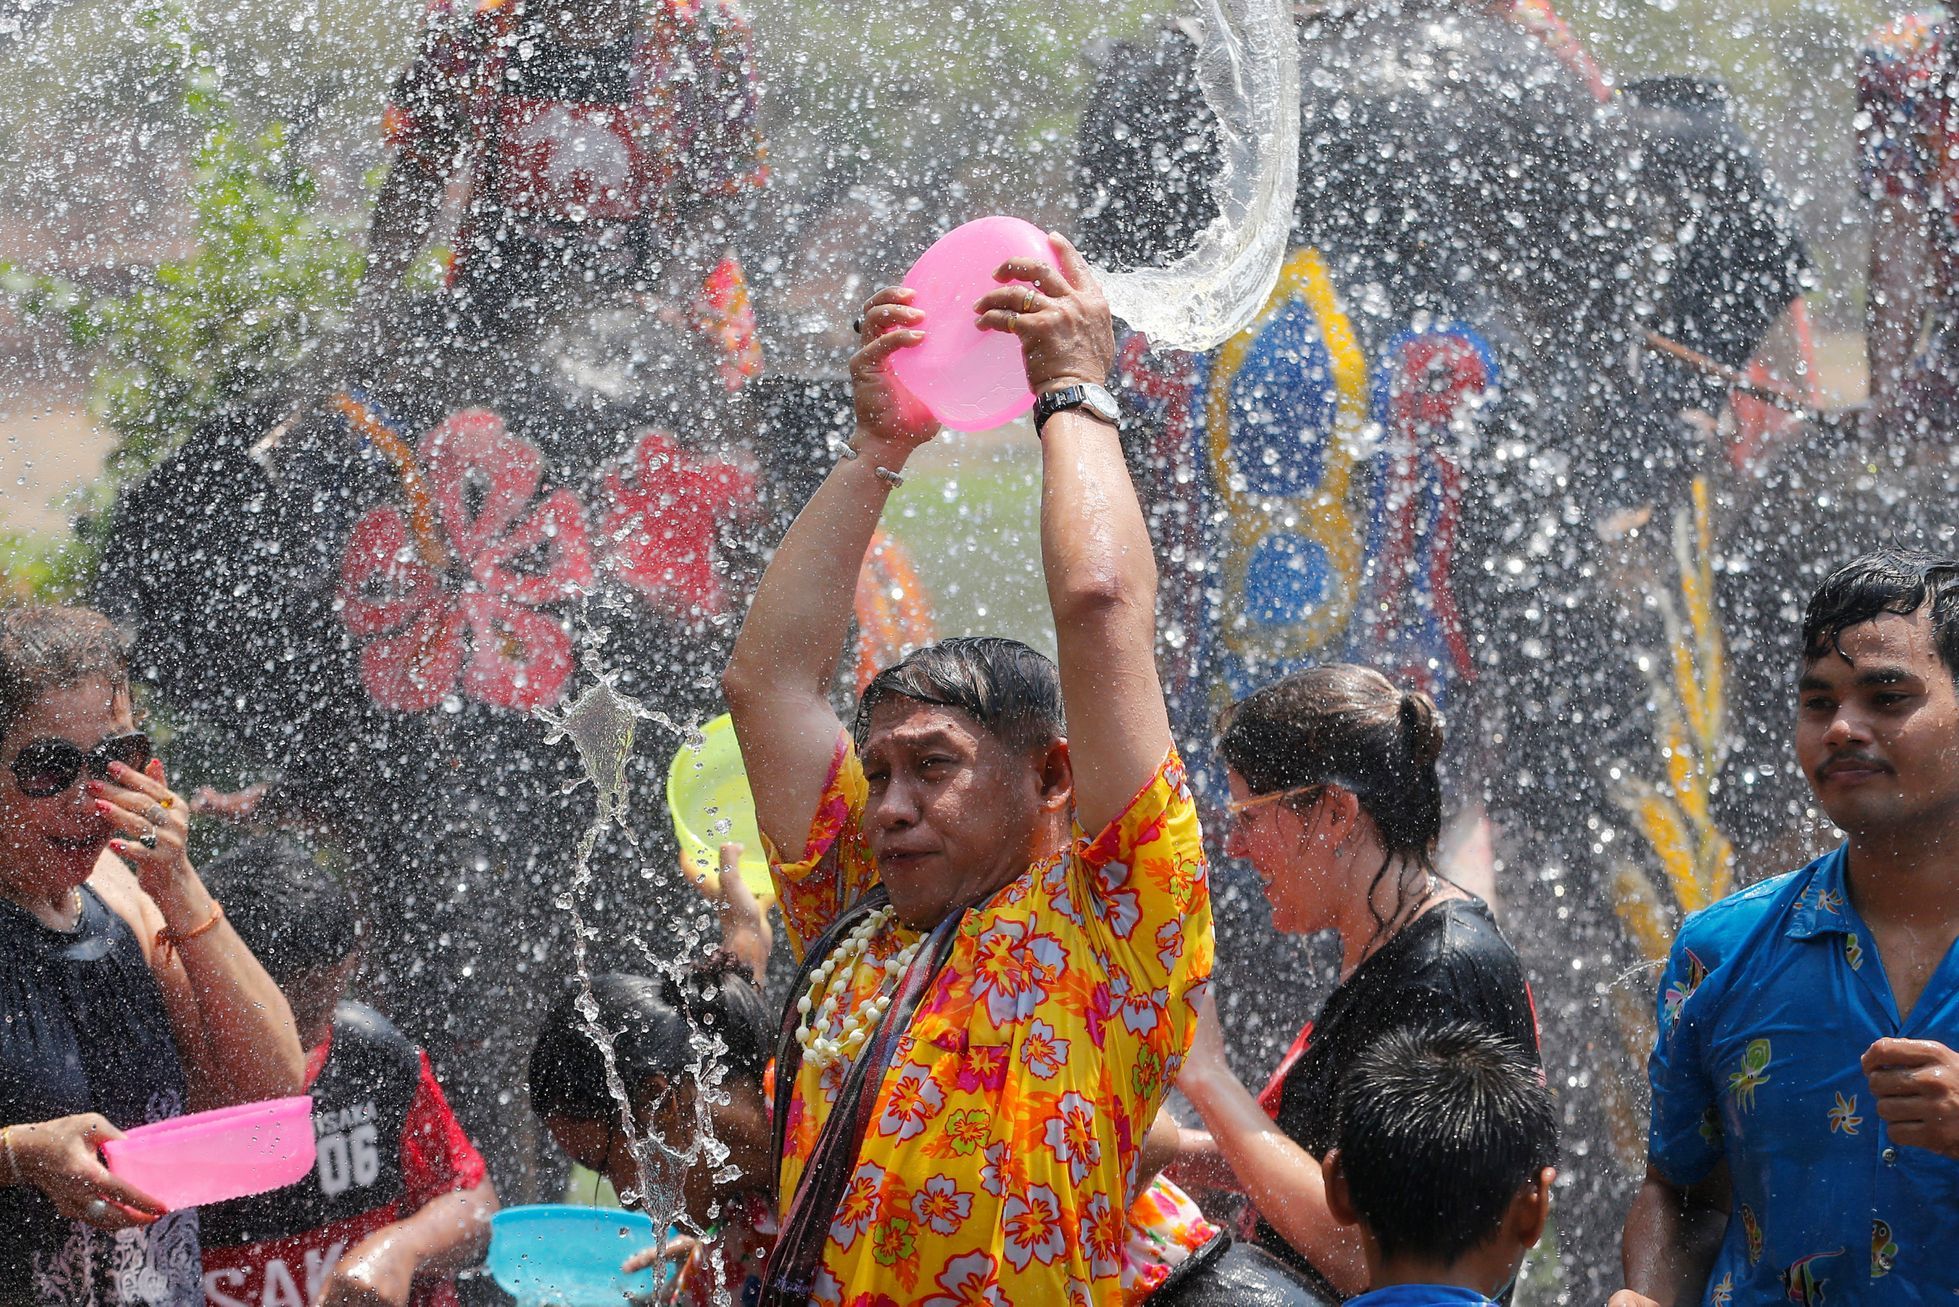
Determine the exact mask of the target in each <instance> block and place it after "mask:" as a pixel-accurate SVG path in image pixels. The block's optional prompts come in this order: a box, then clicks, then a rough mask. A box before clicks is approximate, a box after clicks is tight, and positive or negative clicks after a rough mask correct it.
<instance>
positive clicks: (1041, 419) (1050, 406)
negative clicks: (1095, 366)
mask: <svg viewBox="0 0 1959 1307" xmlns="http://www.w3.org/2000/svg"><path fill="white" fill-rule="evenodd" d="M1087 398H1088V387H1086V386H1063V387H1062V388H1061V389H1059V390H1050V391H1047V392H1046V393H1045V394H1043V395H1042V396H1041V397H1040V398H1039V399H1037V400H1035V401H1034V434H1035V435H1037V436H1038V435H1040V434H1041V428H1042V427H1044V426H1046V425H1047V424H1048V419H1049V418H1051V417H1053V416H1054V415H1055V414H1056V413H1059V412H1061V411H1062V410H1063V409H1070V408H1080V407H1081V405H1082V402H1083V401H1084V400H1086V399H1087Z"/></svg>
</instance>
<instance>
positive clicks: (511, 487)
mask: <svg viewBox="0 0 1959 1307" xmlns="http://www.w3.org/2000/svg"><path fill="white" fill-rule="evenodd" d="M417 454H418V458H417V462H418V463H419V467H418V468H416V469H409V470H404V475H403V481H404V484H405V486H406V487H407V488H408V490H409V498H410V501H411V504H410V509H409V511H408V512H404V511H403V510H401V509H400V508H397V507H395V506H394V505H391V504H390V505H383V506H381V507H379V508H374V509H370V510H369V511H368V512H367V513H366V514H364V515H363V516H362V517H361V518H360V520H359V521H358V522H356V523H355V524H354V531H353V535H352V536H351V538H350V539H349V540H348V543H347V549H346V552H345V553H344V554H343V555H342V556H341V560H340V593H339V599H340V602H339V605H338V607H339V613H340V620H341V623H342V624H343V625H344V626H345V627H346V628H347V630H348V631H349V632H350V633H352V634H353V635H354V636H356V637H357V638H360V639H362V640H365V641H366V644H365V646H364V647H363V648H362V650H361V656H360V672H361V683H362V685H363V686H365V687H366V689H367V692H368V694H369V695H370V696H371V697H372V698H373V700H374V702H375V703H377V704H379V705H380V706H381V707H383V708H389V709H392V710H394V711H397V712H408V713H422V712H428V711H429V710H430V709H432V708H434V707H435V706H436V705H438V704H439V703H441V702H442V700H443V699H444V697H446V696H448V695H450V694H452V693H455V692H456V691H457V689H458V688H459V687H460V689H461V692H462V694H463V696H464V697H466V698H469V699H474V700H476V701H477V702H479V703H484V704H488V705H490V706H491V707H494V708H507V709H512V710H515V711H518V712H529V711H530V710H532V709H534V708H538V707H541V706H544V705H547V704H551V703H554V702H556V701H557V699H558V697H559V696H560V694H561V693H562V692H563V690H564V686H565V682H566V681H567V680H568V679H569V678H570V676H571V672H572V667H573V659H572V648H571V638H570V637H569V636H568V635H566V633H565V630H564V627H563V626H562V625H560V623H559V622H558V620H557V618H555V617H553V616H552V615H551V614H550V613H548V612H545V611H542V610H543V609H544V607H545V606H546V605H548V604H551V603H555V602H557V601H559V600H562V599H566V598H569V597H570V596H572V595H573V594H576V593H577V592H578V591H579V590H580V589H582V588H584V587H587V586H589V585H590V584H591V582H592V558H591V549H590V546H589V544H588V542H587V540H586V528H585V512H584V506H583V505H582V504H580V502H579V500H578V497H577V496H576V495H575V494H573V493H572V492H571V491H569V490H564V489H558V490H553V491H551V492H550V493H548V494H546V495H544V496H542V497H541V498H540V497H539V495H538V491H539V489H540V488H541V486H542V484H543V480H544V457H543V455H542V454H540V453H539V452H538V450H537V448H536V447H535V446H533V445H531V444H530V443H528V442H527V441H524V440H522V439H520V438H518V437H517V436H514V435H512V434H511V433H510V432H509V431H508V430H507V429H506V428H505V427H504V423H503V419H502V418H500V417H498V416H497V415H496V414H495V413H492V412H490V411H489V410H487V409H464V410H461V411H459V412H457V413H454V414H452V415H450V417H449V418H448V419H447V420H446V421H444V422H443V423H442V424H441V425H440V426H438V427H436V428H435V429H434V430H432V431H430V432H429V433H428V434H427V435H426V436H424V437H423V438H422V442H421V446H420V449H419V450H418V451H417ZM411 471H412V472H413V475H410V474H409V473H410V472H411ZM418 500H419V501H420V502H417V501H418ZM418 528H419V529H418Z"/></svg>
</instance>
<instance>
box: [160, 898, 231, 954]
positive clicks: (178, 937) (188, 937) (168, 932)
mask: <svg viewBox="0 0 1959 1307" xmlns="http://www.w3.org/2000/svg"><path fill="white" fill-rule="evenodd" d="M223 920H224V904H222V903H220V902H218V901H217V900H216V899H212V900H211V915H210V917H209V918H207V919H206V920H205V922H204V924H203V925H201V926H196V927H193V928H192V929H190V930H184V931H176V930H172V929H170V927H168V926H165V927H164V928H163V929H162V930H159V931H157V933H156V949H157V960H158V961H160V962H168V961H169V960H170V956H171V954H173V953H175V952H177V950H178V949H180V948H181V947H183V946H184V945H185V944H188V943H190V942H191V941H192V940H194V939H196V938H197V937H198V936H199V935H202V934H204V933H205V932H206V931H208V930H210V929H211V927H213V926H215V925H217V924H218V923H219V922H220V921H223Z"/></svg>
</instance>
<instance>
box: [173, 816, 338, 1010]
mask: <svg viewBox="0 0 1959 1307" xmlns="http://www.w3.org/2000/svg"><path fill="white" fill-rule="evenodd" d="M200 874H201V875H202V878H203V880H204V885H205V888H207V889H208V890H210V892H211V897H212V898H214V899H216V900H218V901H219V902H220V903H222V904H224V915H225V920H227V921H229V922H230V923H231V928H232V929H233V930H235V931H237V932H238V938H239V939H241V940H243V941H244V942H245V947H246V948H248V949H250V950H251V951H252V956H253V957H255V958H257V959H258V961H259V965H260V966H262V967H264V968H265V974H266V975H268V976H270V977H272V983H274V984H275V985H278V986H279V987H280V988H281V989H284V988H286V987H287V986H289V985H291V984H293V983H294V982H296V981H298V980H300V979H301V978H303V977H304V976H306V975H308V974H309V973H312V972H316V971H322V970H325V969H326V968H328V967H332V966H337V965H339V964H340V963H341V962H344V961H345V960H346V959H347V958H348V957H349V956H350V955H351V954H352V953H353V951H354V949H355V948H356V947H357V946H358V945H359V943H360V935H359V930H358V928H357V926H356V925H355V921H356V914H355V912H354V902H353V899H352V898H351V897H349V895H348V893H347V891H346V889H345V888H344V887H343V886H342V885H341V884H340V882H339V880H337V879H336V878H335V877H334V876H333V875H332V873H330V872H329V871H328V870H327V869H326V868H325V867H322V866H321V865H320V864H319V861H318V860H317V859H316V858H314V856H313V855H312V854H311V853H309V852H307V851H306V850H305V849H303V848H301V847H300V846H299V845H297V844H295V843H293V842H292V841H290V840H283V839H255V840H247V841H246V842H245V843H243V844H240V845H238V846H237V847H236V848H233V849H230V850H227V851H226V852H224V853H222V854H219V855H218V856H217V857H215V858H213V859H211V861H209V862H207V863H205V864H204V868H203V871H202V872H201V873H200Z"/></svg>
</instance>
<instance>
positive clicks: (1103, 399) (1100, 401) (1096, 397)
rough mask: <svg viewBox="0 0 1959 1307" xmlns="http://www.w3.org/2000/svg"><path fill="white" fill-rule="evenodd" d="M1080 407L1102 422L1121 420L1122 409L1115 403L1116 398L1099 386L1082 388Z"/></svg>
mask: <svg viewBox="0 0 1959 1307" xmlns="http://www.w3.org/2000/svg"><path fill="white" fill-rule="evenodd" d="M1082 407H1084V408H1086V409H1087V410H1088V411H1089V412H1091V413H1093V414H1094V415H1095V416H1096V417H1099V418H1101V419H1102V420H1103V421H1104V422H1117V421H1120V420H1121V418H1122V408H1121V407H1120V406H1119V405H1118V404H1117V403H1116V397H1115V396H1114V395H1111V394H1110V393H1109V392H1108V391H1107V390H1105V389H1103V388H1102V387H1101V386H1083V387H1082Z"/></svg>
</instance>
